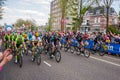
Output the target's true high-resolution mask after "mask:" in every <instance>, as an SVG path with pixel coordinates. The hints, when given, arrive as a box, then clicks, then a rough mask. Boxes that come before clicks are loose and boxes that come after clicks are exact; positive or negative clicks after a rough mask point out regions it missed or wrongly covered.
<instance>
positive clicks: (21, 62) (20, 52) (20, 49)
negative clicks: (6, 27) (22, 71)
mask: <svg viewBox="0 0 120 80" xmlns="http://www.w3.org/2000/svg"><path fill="white" fill-rule="evenodd" d="M16 52H18V54H17V61H18V62H17V63H18V64H19V67H20V68H21V67H22V66H23V48H22V45H20V47H19V48H18V49H17V48H16Z"/></svg>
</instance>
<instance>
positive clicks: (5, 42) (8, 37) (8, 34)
mask: <svg viewBox="0 0 120 80" xmlns="http://www.w3.org/2000/svg"><path fill="white" fill-rule="evenodd" d="M10 33H11V32H10V31H8V32H7V33H6V34H5V36H4V46H5V48H6V49H7V48H8V44H7V43H8V42H10Z"/></svg>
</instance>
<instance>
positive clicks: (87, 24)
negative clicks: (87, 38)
mask: <svg viewBox="0 0 120 80" xmlns="http://www.w3.org/2000/svg"><path fill="white" fill-rule="evenodd" d="M89 25H90V24H89V23H88V22H87V23H86V26H85V34H86V32H87V31H86V30H87V28H88V26H89Z"/></svg>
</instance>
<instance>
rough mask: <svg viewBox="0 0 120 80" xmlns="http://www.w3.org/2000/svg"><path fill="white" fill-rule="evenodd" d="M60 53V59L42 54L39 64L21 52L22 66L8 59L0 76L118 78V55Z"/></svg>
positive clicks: (22, 79) (16, 79)
mask: <svg viewBox="0 0 120 80" xmlns="http://www.w3.org/2000/svg"><path fill="white" fill-rule="evenodd" d="M61 53H62V60H61V62H60V63H57V62H56V61H55V60H54V59H53V60H50V59H49V57H48V55H45V54H42V55H41V56H42V63H41V65H40V66H37V64H36V63H33V62H31V57H30V56H25V55H24V64H23V67H22V68H19V67H18V65H17V64H14V63H13V61H11V62H9V63H8V64H6V65H5V66H4V68H3V70H2V72H0V80H120V58H119V57H118V58H117V57H111V56H104V57H100V56H98V55H91V57H90V58H88V59H87V58H85V57H84V56H82V55H80V56H77V55H76V54H72V53H70V52H64V51H61Z"/></svg>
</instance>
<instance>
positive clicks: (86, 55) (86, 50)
mask: <svg viewBox="0 0 120 80" xmlns="http://www.w3.org/2000/svg"><path fill="white" fill-rule="evenodd" d="M84 56H85V57H86V58H89V57H90V51H89V50H88V49H84Z"/></svg>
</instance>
